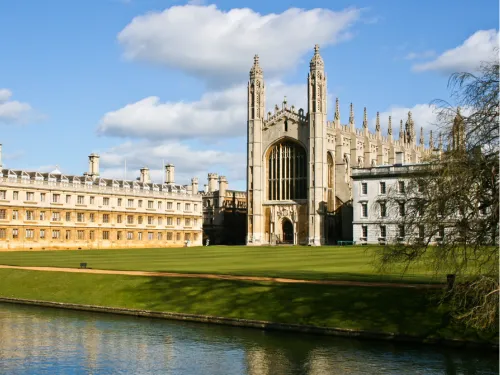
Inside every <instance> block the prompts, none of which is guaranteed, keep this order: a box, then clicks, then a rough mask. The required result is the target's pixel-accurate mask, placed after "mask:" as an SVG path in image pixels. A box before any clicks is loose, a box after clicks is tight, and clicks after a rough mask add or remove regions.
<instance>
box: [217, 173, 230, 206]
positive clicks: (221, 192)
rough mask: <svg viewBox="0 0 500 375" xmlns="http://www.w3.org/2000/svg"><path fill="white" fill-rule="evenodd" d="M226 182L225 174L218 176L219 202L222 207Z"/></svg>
mask: <svg viewBox="0 0 500 375" xmlns="http://www.w3.org/2000/svg"><path fill="white" fill-rule="evenodd" d="M227 187H228V183H227V178H226V176H220V177H219V204H220V206H221V207H222V206H223V204H224V197H225V196H226V191H227Z"/></svg>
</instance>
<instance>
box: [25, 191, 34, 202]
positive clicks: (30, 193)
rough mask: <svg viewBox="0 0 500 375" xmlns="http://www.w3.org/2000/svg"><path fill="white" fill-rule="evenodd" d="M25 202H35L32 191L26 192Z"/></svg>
mask: <svg viewBox="0 0 500 375" xmlns="http://www.w3.org/2000/svg"><path fill="white" fill-rule="evenodd" d="M26 200H27V201H34V200H35V193H33V192H32V191H28V192H27V193H26Z"/></svg>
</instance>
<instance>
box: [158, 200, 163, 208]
mask: <svg viewBox="0 0 500 375" xmlns="http://www.w3.org/2000/svg"><path fill="white" fill-rule="evenodd" d="M161 208H162V202H161V201H158V209H159V210H161Z"/></svg>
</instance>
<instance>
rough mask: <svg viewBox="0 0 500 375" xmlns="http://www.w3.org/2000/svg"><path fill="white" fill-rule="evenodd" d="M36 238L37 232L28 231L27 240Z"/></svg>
mask: <svg viewBox="0 0 500 375" xmlns="http://www.w3.org/2000/svg"><path fill="white" fill-rule="evenodd" d="M34 237H35V231H34V230H33V229H26V238H27V239H33V238H34Z"/></svg>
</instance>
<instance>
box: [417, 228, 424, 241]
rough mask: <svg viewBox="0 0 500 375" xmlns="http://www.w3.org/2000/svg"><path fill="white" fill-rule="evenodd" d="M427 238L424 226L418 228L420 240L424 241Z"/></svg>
mask: <svg viewBox="0 0 500 375" xmlns="http://www.w3.org/2000/svg"><path fill="white" fill-rule="evenodd" d="M424 236H425V227H424V226H423V225H419V226H418V238H421V239H423V238H424Z"/></svg>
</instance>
